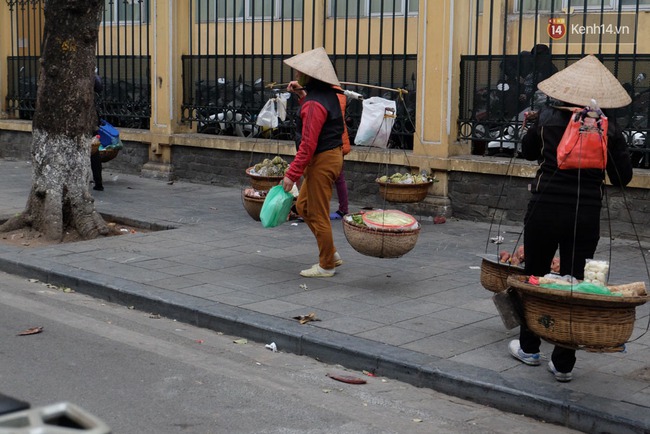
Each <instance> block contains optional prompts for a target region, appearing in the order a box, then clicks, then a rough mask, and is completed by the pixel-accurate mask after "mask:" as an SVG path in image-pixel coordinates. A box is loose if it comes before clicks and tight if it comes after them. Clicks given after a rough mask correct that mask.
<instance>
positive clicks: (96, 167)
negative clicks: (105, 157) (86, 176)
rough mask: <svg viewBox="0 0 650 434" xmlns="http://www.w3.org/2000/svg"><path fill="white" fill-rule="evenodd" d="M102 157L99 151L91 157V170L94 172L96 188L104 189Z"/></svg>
mask: <svg viewBox="0 0 650 434" xmlns="http://www.w3.org/2000/svg"><path fill="white" fill-rule="evenodd" d="M101 158H102V157H101V156H100V155H99V151H98V152H95V153H94V154H91V155H90V170H92V172H93V182H94V183H95V187H98V188H99V187H103V185H102V159H101Z"/></svg>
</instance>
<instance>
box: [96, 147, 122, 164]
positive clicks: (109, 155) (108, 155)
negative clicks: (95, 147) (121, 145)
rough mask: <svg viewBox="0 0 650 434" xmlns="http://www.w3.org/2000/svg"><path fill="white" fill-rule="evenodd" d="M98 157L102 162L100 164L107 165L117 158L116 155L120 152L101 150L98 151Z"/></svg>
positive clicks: (116, 150)
mask: <svg viewBox="0 0 650 434" xmlns="http://www.w3.org/2000/svg"><path fill="white" fill-rule="evenodd" d="M98 152H99V157H100V159H101V161H102V163H107V162H109V161H111V160H112V159H113V158H115V157H117V154H119V152H120V150H119V149H103V150H99V151H98Z"/></svg>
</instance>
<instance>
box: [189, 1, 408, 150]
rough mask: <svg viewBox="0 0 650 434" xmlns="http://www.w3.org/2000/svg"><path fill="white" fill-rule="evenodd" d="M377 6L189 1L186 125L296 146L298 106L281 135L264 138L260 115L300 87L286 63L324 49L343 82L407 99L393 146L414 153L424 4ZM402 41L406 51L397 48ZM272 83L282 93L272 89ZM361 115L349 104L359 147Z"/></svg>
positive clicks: (271, 133) (351, 126) (371, 92)
mask: <svg viewBox="0 0 650 434" xmlns="http://www.w3.org/2000/svg"><path fill="white" fill-rule="evenodd" d="M376 3H378V4H379V3H381V7H380V8H379V9H377V6H376V5H375V4H374V3H373V2H370V1H368V0H361V1H358V0H354V1H352V0H333V1H327V2H318V4H316V2H305V1H302V0H294V1H278V0H275V1H274V0H271V1H264V2H242V1H238V0H235V1H232V0H226V1H222V2H215V1H214V0H194V1H190V2H189V7H190V10H191V11H192V13H191V14H190V15H191V18H190V21H191V22H190V23H189V28H190V29H193V30H192V37H191V39H190V53H191V54H189V55H186V56H183V57H182V63H183V102H182V121H183V122H186V123H188V124H194V123H196V125H197V130H198V131H199V132H203V133H211V134H228V135H240V136H258V137H276V138H282V139H291V138H292V137H293V135H294V120H293V119H294V116H295V113H296V110H297V107H296V105H295V101H293V100H290V102H289V107H288V116H287V120H286V121H285V122H282V123H281V124H280V126H279V128H278V129H275V130H272V131H262V130H260V129H259V127H257V125H256V124H255V121H256V116H257V114H258V113H259V111H260V110H261V108H262V106H263V105H264V104H265V103H266V102H267V101H268V99H269V98H270V97H272V96H274V95H276V94H277V93H278V92H280V91H281V90H282V89H283V88H284V87H286V83H287V82H288V81H290V80H291V79H292V71H291V69H290V68H288V67H287V66H286V65H284V64H283V60H284V59H286V58H288V57H291V56H293V55H294V54H298V53H300V52H303V51H306V50H309V49H311V48H314V47H317V46H324V47H325V48H326V50H327V51H328V53H329V54H330V57H331V60H332V62H333V63H334V65H335V68H336V70H337V74H338V76H339V79H340V80H341V81H343V82H350V83H363V84H370V85H376V86H381V87H387V88H403V89H406V90H408V93H406V94H404V95H406V98H403V99H401V100H400V101H398V107H399V108H398V113H397V116H398V118H397V121H396V124H395V127H394V130H393V134H392V136H391V141H390V144H389V145H390V146H392V147H399V148H405V149H412V147H413V132H414V130H415V128H414V122H413V119H414V116H415V96H416V95H415V94H416V87H415V85H416V64H417V54H416V53H417V48H416V47H415V44H414V41H416V38H417V9H418V7H417V2H413V1H408V0H401V1H397V0H395V1H390V2H376ZM388 3H390V5H389V4H388ZM244 6H245V7H244ZM256 7H257V8H256ZM414 17H415V19H413V18H414ZM414 23H415V24H414ZM362 41H363V42H362ZM381 41H392V44H384V43H381ZM397 41H399V42H400V43H401V45H399V46H397ZM273 83H281V84H282V85H280V86H277V87H269V86H268V85H269V84H271V85H272V84H273ZM345 87H346V89H349V90H354V91H357V92H359V93H361V94H362V95H364V96H375V95H381V96H384V97H389V98H390V99H398V96H399V95H400V94H399V93H396V92H390V91H389V92H388V93H386V91H382V90H378V89H376V88H370V87H364V86H354V85H346V86H345ZM360 116H361V104H360V103H359V102H358V101H356V100H352V101H350V102H349V104H348V110H347V113H346V122H347V125H348V129H349V131H350V133H351V136H352V138H354V135H355V133H356V129H357V126H358V123H359V120H360Z"/></svg>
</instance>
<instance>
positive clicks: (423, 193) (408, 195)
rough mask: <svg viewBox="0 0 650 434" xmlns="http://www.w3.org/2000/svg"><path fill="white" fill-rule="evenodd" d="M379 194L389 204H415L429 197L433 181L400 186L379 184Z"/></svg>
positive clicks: (386, 183) (387, 183) (397, 184)
mask: <svg viewBox="0 0 650 434" xmlns="http://www.w3.org/2000/svg"><path fill="white" fill-rule="evenodd" d="M375 182H377V184H379V194H380V195H381V197H383V198H384V199H386V200H387V201H388V202H400V203H413V202H421V201H423V200H424V198H426V197H427V193H428V192H429V187H431V185H433V181H429V182H425V183H422V184H399V183H390V182H379V181H375Z"/></svg>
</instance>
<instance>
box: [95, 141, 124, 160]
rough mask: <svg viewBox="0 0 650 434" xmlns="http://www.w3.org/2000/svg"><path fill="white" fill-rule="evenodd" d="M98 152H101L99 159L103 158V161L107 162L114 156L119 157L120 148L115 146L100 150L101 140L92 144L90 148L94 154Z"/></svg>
mask: <svg viewBox="0 0 650 434" xmlns="http://www.w3.org/2000/svg"><path fill="white" fill-rule="evenodd" d="M97 152H99V159H100V160H101V162H102V163H107V162H109V161H111V160H112V159H113V158H115V157H117V154H119V152H120V150H119V149H113V148H111V149H102V150H99V142H97V143H93V144H92V146H91V148H90V153H91V154H92V155H95V154H96V153H97Z"/></svg>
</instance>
